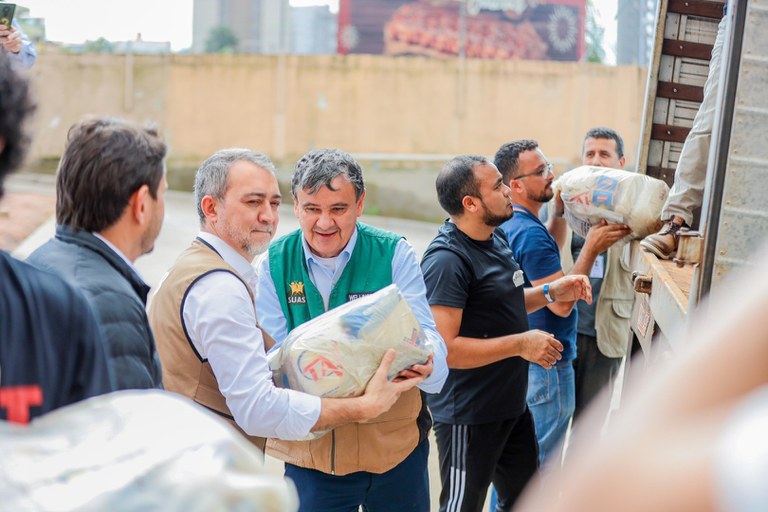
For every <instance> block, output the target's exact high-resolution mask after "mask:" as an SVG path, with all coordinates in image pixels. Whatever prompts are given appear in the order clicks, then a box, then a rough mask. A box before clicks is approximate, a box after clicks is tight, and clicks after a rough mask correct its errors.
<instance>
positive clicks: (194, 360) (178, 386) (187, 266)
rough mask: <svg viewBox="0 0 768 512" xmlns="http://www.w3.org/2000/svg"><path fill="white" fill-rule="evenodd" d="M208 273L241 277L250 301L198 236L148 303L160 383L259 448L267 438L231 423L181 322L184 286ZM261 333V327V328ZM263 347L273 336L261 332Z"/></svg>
mask: <svg viewBox="0 0 768 512" xmlns="http://www.w3.org/2000/svg"><path fill="white" fill-rule="evenodd" d="M211 272H229V273H231V274H233V275H234V276H235V277H237V278H238V279H240V281H242V282H243V285H244V286H245V287H246V289H247V290H248V294H249V295H250V296H251V300H253V291H252V290H251V287H250V286H249V285H248V283H246V282H245V280H244V279H243V277H242V276H241V275H240V274H239V273H238V272H237V271H236V270H235V269H234V268H232V267H231V266H230V265H228V264H227V263H226V262H225V261H224V260H223V259H222V258H221V256H219V255H218V254H217V253H216V252H215V251H214V250H213V249H211V248H210V247H209V246H208V245H206V244H204V243H203V242H201V241H199V240H195V241H193V242H192V245H191V246H190V247H188V248H187V249H186V250H185V251H184V252H183V253H181V256H179V259H178V260H176V263H175V264H174V265H173V267H171V269H170V270H169V271H168V274H167V275H166V276H165V277H164V278H163V280H162V281H161V283H160V287H159V288H158V289H157V292H156V293H155V295H154V297H153V298H152V302H151V303H150V305H149V323H150V325H151V326H152V330H153V331H154V333H155V340H156V341H157V351H158V353H159V354H160V360H161V362H162V364H163V385H164V386H165V389H166V390H167V391H173V392H176V393H179V394H181V395H184V396H186V397H188V398H191V399H192V400H194V401H195V402H197V403H199V404H201V405H203V406H205V407H207V408H208V409H211V410H213V411H214V412H216V413H218V414H219V415H221V416H223V417H224V418H226V419H228V420H229V422H230V423H231V424H232V425H234V427H235V428H236V429H237V430H238V431H240V432H241V433H242V434H243V435H244V436H245V437H246V438H247V439H248V440H249V441H251V442H252V443H253V444H255V445H256V446H257V447H259V449H261V450H262V451H263V450H264V445H265V442H266V441H265V439H263V438H260V437H255V436H249V435H247V434H245V432H243V431H242V429H241V428H240V427H239V426H238V425H237V424H236V423H235V421H234V419H233V418H232V413H231V412H230V411H229V408H228V407H227V403H226V400H225V399H224V396H222V394H221V392H220V391H219V384H218V382H216V376H215V375H214V374H213V370H212V369H211V365H210V364H209V363H208V361H207V360H203V359H201V358H200V356H199V355H198V354H197V351H196V350H195V349H194V348H193V347H194V345H193V344H192V341H191V340H190V339H189V338H188V337H187V335H186V329H185V327H184V326H183V320H182V318H183V315H182V311H183V307H184V299H185V297H186V294H187V291H188V290H189V288H190V287H191V286H192V284H194V283H195V281H197V279H198V278H200V277H202V276H203V275H205V274H209V273H211ZM262 333H263V331H262ZM264 340H265V344H266V345H267V346H266V347H265V349H269V348H270V347H271V346H272V345H273V344H274V340H272V338H270V337H269V336H267V335H266V333H264Z"/></svg>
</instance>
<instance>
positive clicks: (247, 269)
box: [197, 231, 256, 287]
mask: <svg viewBox="0 0 768 512" xmlns="http://www.w3.org/2000/svg"><path fill="white" fill-rule="evenodd" d="M197 236H198V238H201V239H202V240H204V241H206V242H208V243H209V244H210V245H211V247H213V248H214V249H215V250H216V252H218V253H219V256H221V259H223V260H224V261H225V262H226V263H227V264H228V265H230V266H231V267H232V268H234V269H235V270H237V272H238V273H239V274H240V275H241V276H243V279H245V280H246V282H247V283H248V284H249V285H250V286H251V287H253V286H254V285H255V284H256V283H255V282H254V277H255V275H256V272H255V270H254V268H253V266H252V265H251V262H250V261H248V260H247V259H245V258H243V256H242V255H241V254H240V253H239V252H237V251H236V250H235V249H233V248H232V246H231V245H229V244H228V243H227V242H225V241H224V240H222V239H221V238H219V237H217V236H216V235H214V234H213V233H208V232H206V231H201V232H199V233H198V234H197Z"/></svg>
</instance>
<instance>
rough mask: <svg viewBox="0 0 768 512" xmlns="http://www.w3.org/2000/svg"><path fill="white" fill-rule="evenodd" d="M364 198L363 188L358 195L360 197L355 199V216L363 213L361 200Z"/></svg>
mask: <svg viewBox="0 0 768 512" xmlns="http://www.w3.org/2000/svg"><path fill="white" fill-rule="evenodd" d="M364 200H365V190H363V193H362V195H361V196H360V199H358V200H357V203H356V204H355V209H356V212H355V213H356V214H357V216H358V217H359V216H361V215H362V214H363V207H364V206H363V201H364Z"/></svg>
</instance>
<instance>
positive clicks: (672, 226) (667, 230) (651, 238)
mask: <svg viewBox="0 0 768 512" xmlns="http://www.w3.org/2000/svg"><path fill="white" fill-rule="evenodd" d="M683 227H687V226H686V224H685V221H683V219H681V218H680V217H674V218H673V219H672V220H670V221H669V222H667V223H666V224H664V227H662V228H661V231H659V232H658V233H654V234H652V235H648V236H647V237H645V238H643V239H642V240H641V241H640V247H642V248H643V250H645V251H648V252H650V253H652V254H655V255H656V256H657V257H659V258H661V259H664V260H668V259H669V258H671V257H672V255H673V254H675V251H677V239H678V231H680V228H683Z"/></svg>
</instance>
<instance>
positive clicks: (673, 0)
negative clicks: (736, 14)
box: [667, 0, 724, 20]
mask: <svg viewBox="0 0 768 512" xmlns="http://www.w3.org/2000/svg"><path fill="white" fill-rule="evenodd" d="M723 5H724V2H709V1H706V0H669V4H668V7H667V12H674V13H677V14H685V15H689V16H701V17H703V18H712V19H715V20H719V19H721V18H722V17H723Z"/></svg>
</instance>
